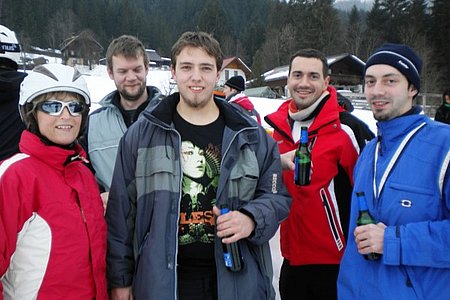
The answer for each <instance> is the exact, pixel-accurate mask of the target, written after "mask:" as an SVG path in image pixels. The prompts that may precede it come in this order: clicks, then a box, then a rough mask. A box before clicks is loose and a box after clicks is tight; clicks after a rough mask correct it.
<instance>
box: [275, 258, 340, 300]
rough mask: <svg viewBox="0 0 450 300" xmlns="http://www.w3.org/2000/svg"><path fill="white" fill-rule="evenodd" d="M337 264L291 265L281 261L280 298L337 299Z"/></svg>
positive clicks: (286, 261) (294, 299)
mask: <svg viewBox="0 0 450 300" xmlns="http://www.w3.org/2000/svg"><path fill="white" fill-rule="evenodd" d="M338 273H339V265H304V266H291V265H289V261H288V260H286V259H285V260H284V261H283V265H282V266H281V273H280V282H279V288H280V295H281V299H282V300H313V299H317V300H334V299H337V288H336V281H337V277H338Z"/></svg>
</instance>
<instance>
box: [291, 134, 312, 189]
mask: <svg viewBox="0 0 450 300" xmlns="http://www.w3.org/2000/svg"><path fill="white" fill-rule="evenodd" d="M294 162H295V171H294V182H295V184H296V185H309V183H310V181H311V152H310V151H309V148H308V127H305V126H303V127H301V129H300V144H299V145H298V149H297V151H295V158H294Z"/></svg>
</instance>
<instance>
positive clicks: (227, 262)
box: [223, 253, 233, 268]
mask: <svg viewBox="0 0 450 300" xmlns="http://www.w3.org/2000/svg"><path fill="white" fill-rule="evenodd" d="M223 260H224V262H225V267H227V268H231V267H232V266H233V260H232V259H231V254H230V253H224V254H223Z"/></svg>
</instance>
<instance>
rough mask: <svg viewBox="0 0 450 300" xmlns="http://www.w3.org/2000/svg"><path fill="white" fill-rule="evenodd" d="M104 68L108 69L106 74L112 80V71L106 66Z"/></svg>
mask: <svg viewBox="0 0 450 300" xmlns="http://www.w3.org/2000/svg"><path fill="white" fill-rule="evenodd" d="M106 70H107V71H108V76H109V78H110V79H111V80H114V74H113V71H112V70H111V69H110V68H109V67H108V68H106Z"/></svg>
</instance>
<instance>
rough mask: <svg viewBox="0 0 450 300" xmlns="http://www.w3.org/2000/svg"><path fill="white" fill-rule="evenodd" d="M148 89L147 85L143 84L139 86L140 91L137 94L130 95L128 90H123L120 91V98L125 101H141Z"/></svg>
mask: <svg viewBox="0 0 450 300" xmlns="http://www.w3.org/2000/svg"><path fill="white" fill-rule="evenodd" d="M146 88H147V86H146V83H145V82H143V83H142V84H141V85H140V86H139V89H138V91H137V92H136V93H134V94H130V93H128V92H127V90H126V89H121V90H119V94H120V96H121V97H122V98H123V99H125V100H127V101H137V100H139V98H141V97H142V95H143V94H144V92H145V89H146Z"/></svg>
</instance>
